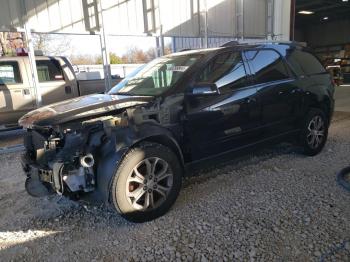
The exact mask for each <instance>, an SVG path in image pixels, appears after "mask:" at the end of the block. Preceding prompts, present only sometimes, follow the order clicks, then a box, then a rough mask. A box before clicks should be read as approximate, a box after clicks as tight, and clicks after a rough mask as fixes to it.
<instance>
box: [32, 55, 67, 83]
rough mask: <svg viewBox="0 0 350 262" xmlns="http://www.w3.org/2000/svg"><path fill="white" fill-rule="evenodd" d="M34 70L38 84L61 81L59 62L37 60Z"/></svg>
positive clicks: (61, 74)
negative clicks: (35, 69) (35, 70)
mask: <svg viewBox="0 0 350 262" xmlns="http://www.w3.org/2000/svg"><path fill="white" fill-rule="evenodd" d="M36 68H37V72H38V79H39V82H49V81H59V80H63V79H64V78H63V73H62V69H61V66H60V64H59V62H58V61H57V60H55V59H50V60H37V61H36Z"/></svg>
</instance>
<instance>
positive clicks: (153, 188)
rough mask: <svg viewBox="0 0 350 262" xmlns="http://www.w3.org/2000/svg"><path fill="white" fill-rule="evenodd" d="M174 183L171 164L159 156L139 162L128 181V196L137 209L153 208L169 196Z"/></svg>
mask: <svg viewBox="0 0 350 262" xmlns="http://www.w3.org/2000/svg"><path fill="white" fill-rule="evenodd" d="M172 185H173V172H172V170H171V168H170V166H169V164H168V163H167V162H166V161H165V160H163V159H161V158H159V157H149V158H146V159H144V160H142V161H141V162H139V163H138V164H137V165H136V166H135V167H134V168H133V170H132V171H131V173H130V174H129V176H128V178H127V182H126V197H127V199H128V201H129V203H130V204H131V205H132V207H133V208H134V209H136V210H152V209H155V208H157V207H159V206H160V205H161V204H162V203H163V202H164V201H165V200H166V199H167V197H168V194H169V192H170V191H171V189H172Z"/></svg>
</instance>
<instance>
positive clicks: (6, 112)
mask: <svg viewBox="0 0 350 262" xmlns="http://www.w3.org/2000/svg"><path fill="white" fill-rule="evenodd" d="M35 60H36V66H37V72H38V79H39V89H40V92H41V95H42V105H47V104H52V103H54V102H58V101H62V100H66V99H70V98H74V97H77V96H83V95H88V94H93V93H103V92H104V91H105V82H104V80H103V79H100V80H79V81H77V79H76V76H75V73H74V70H73V67H72V65H71V64H70V62H69V61H68V59H67V58H65V57H47V56H36V57H35ZM119 81H120V79H112V85H115V84H116V83H118V82H119ZM35 108H36V95H35V89H34V85H33V81H32V77H31V73H30V63H29V58H28V57H27V56H18V57H0V129H3V128H9V127H12V126H16V125H17V121H18V119H19V118H20V117H21V116H23V115H24V114H25V113H27V112H29V111H31V110H33V109H35Z"/></svg>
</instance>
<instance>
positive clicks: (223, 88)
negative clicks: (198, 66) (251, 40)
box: [196, 52, 247, 93]
mask: <svg viewBox="0 0 350 262" xmlns="http://www.w3.org/2000/svg"><path fill="white" fill-rule="evenodd" d="M246 77H247V75H246V71H245V68H244V63H243V60H242V57H241V54H240V52H226V53H223V54H219V55H217V56H216V57H214V58H213V59H212V60H211V61H210V62H209V63H208V64H207V65H206V67H205V68H204V70H203V71H202V72H201V73H200V75H199V76H198V77H197V79H196V82H209V83H215V84H216V85H217V87H218V88H219V89H220V92H221V93H226V92H230V91H231V90H233V89H236V88H240V87H244V86H245V85H246V79H247V78H246Z"/></svg>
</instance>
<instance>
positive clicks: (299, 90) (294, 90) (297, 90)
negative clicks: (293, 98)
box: [291, 88, 303, 94]
mask: <svg viewBox="0 0 350 262" xmlns="http://www.w3.org/2000/svg"><path fill="white" fill-rule="evenodd" d="M302 91H303V90H302V89H300V88H296V89H293V90H292V91H291V93H292V94H295V93H301V92H302Z"/></svg>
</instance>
